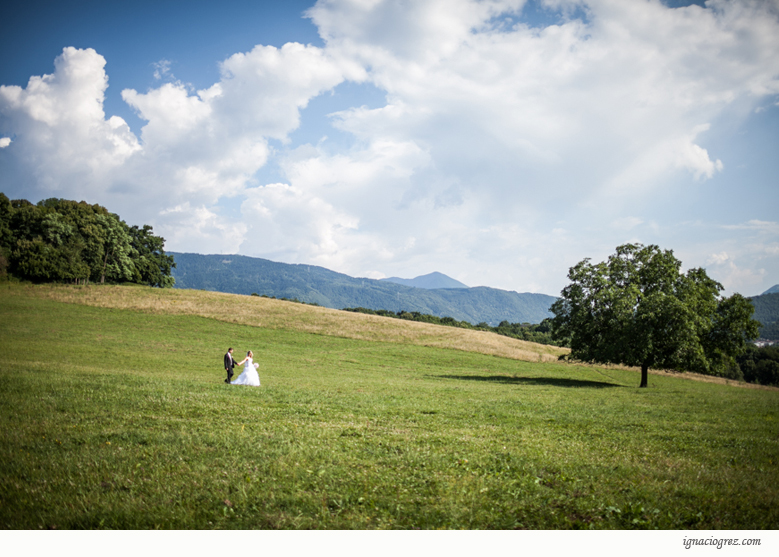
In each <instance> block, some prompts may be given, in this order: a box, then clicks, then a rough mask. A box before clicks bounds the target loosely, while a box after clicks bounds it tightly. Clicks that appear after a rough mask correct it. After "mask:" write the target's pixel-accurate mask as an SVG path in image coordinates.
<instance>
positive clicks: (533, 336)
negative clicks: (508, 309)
mask: <svg viewBox="0 0 779 557" xmlns="http://www.w3.org/2000/svg"><path fill="white" fill-rule="evenodd" d="M344 311H351V312H354V313H366V314H368V315H380V316H382V317H393V318H395V319H406V320H407V321H419V322H421V323H432V324H434V325H445V326H448V327H459V328H461V329H473V330H480V331H489V332H492V333H497V334H499V335H503V336H507V337H511V338H516V339H520V340H527V341H530V342H537V343H538V344H553V345H557V346H562V345H561V344H560V343H558V341H556V340H554V339H553V338H552V333H551V330H552V320H551V319H544V320H543V321H542V322H541V323H540V324H538V325H533V324H530V323H509V322H508V321H501V323H500V324H499V325H498V326H497V327H492V326H491V325H489V324H488V323H485V322H481V323H479V324H477V325H473V324H472V323H470V322H468V321H457V320H456V319H454V318H453V317H438V316H437V315H430V314H429V313H420V312H418V311H397V312H395V311H390V310H386V309H377V310H373V309H367V308H364V307H356V308H344Z"/></svg>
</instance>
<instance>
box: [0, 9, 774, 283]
mask: <svg viewBox="0 0 779 557" xmlns="http://www.w3.org/2000/svg"><path fill="white" fill-rule="evenodd" d="M0 48H2V52H3V57H2V62H0V85H1V86H0V192H3V193H5V194H6V195H7V196H8V197H10V198H11V199H20V198H22V199H28V200H30V201H32V202H37V201H39V200H41V199H46V198H50V197H59V198H65V199H74V200H78V201H81V200H84V201H87V202H89V203H98V204H101V205H103V206H105V207H107V208H108V209H109V210H110V211H112V212H114V213H117V214H119V216H120V217H121V218H122V219H123V220H125V221H126V222H127V223H128V224H130V225H133V224H137V225H141V224H150V225H152V226H153V227H154V232H155V234H158V235H161V236H163V237H164V238H165V240H166V242H165V247H166V250H168V251H176V252H191V253H202V254H242V255H248V256H253V257H262V258H266V259H270V260H273V261H280V262H285V263H305V264H311V265H320V266H323V267H326V268H329V269H332V270H334V271H338V272H342V273H346V274H349V275H351V276H356V277H370V278H384V277H391V276H396V277H404V278H412V277H416V276H419V275H424V274H427V273H431V272H434V271H438V272H442V273H445V274H447V275H449V276H451V277H452V278H455V279H457V280H459V281H461V282H463V283H465V284H468V285H470V286H491V287H494V288H501V289H506V290H514V291H517V292H539V293H544V294H550V295H558V294H559V292H560V290H561V289H562V288H563V287H564V286H565V285H566V284H567V283H568V279H567V272H568V269H569V268H570V267H571V266H573V265H575V264H576V263H577V262H579V261H581V260H582V259H584V258H591V259H592V260H593V261H602V260H604V259H605V258H607V257H608V256H609V255H610V254H612V253H614V251H615V248H616V247H617V246H619V245H621V244H624V243H628V242H640V243H643V244H656V245H658V246H660V247H661V248H662V249H670V250H673V251H674V254H675V255H676V257H677V258H679V259H680V260H681V261H682V263H683V267H684V269H689V268H693V267H703V268H705V269H706V270H707V272H708V274H709V276H711V277H712V278H714V279H715V280H717V281H719V282H720V283H722V285H723V286H724V288H725V291H724V294H730V293H733V292H739V293H742V294H744V295H746V296H753V295H758V294H761V293H762V292H764V291H765V290H767V289H768V288H770V287H771V286H773V285H775V284H777V283H779V211H777V209H778V208H779V179H778V178H777V177H778V176H779V156H777V155H779V0H709V1H707V2H705V3H704V2H685V1H660V0H483V1H475V0H392V1H391V0H320V1H318V2H315V1H297V0H286V1H284V2H262V1H253V2H251V1H235V0H222V1H220V2H218V3H217V2H204V1H196V0H189V1H187V2H178V1H170V2H147V1H145V0H138V1H134V2H104V1H102V0H101V1H88V0H86V1H70V0H61V1H58V2H42V1H36V0H30V1H27V2H16V3H12V2H5V3H3V5H2V7H0Z"/></svg>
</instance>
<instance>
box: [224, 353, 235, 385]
mask: <svg viewBox="0 0 779 557" xmlns="http://www.w3.org/2000/svg"><path fill="white" fill-rule="evenodd" d="M234 366H235V360H233V349H232V348H228V349H227V354H225V371H226V372H227V379H225V383H230V381H232V380H233V367H234Z"/></svg>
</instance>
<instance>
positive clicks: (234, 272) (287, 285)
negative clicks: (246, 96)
mask: <svg viewBox="0 0 779 557" xmlns="http://www.w3.org/2000/svg"><path fill="white" fill-rule="evenodd" d="M167 253H168V254H169V255H172V256H173V257H174V260H175V262H176V267H175V268H174V269H173V272H172V274H173V277H174V278H175V279H176V285H175V287H176V288H190V289H195V290H211V291H217V292H229V293H233V294H245V295H250V294H258V295H260V296H263V295H264V296H268V297H275V298H287V299H296V300H298V301H301V302H307V303H313V304H318V305H320V306H324V307H329V308H335V309H344V308H354V307H364V308H367V309H373V310H379V309H385V310H390V311H395V312H398V311H409V312H413V311H417V312H419V313H427V314H431V315H436V316H438V317H453V318H454V319H456V320H458V321H468V322H470V323H473V324H478V323H487V324H489V325H491V326H493V327H494V326H497V325H498V324H499V323H500V322H502V321H508V322H510V323H540V322H541V321H543V320H544V319H546V318H547V317H552V314H551V313H550V312H549V306H551V305H552V303H554V301H555V300H556V299H557V298H555V297H554V296H548V295H546V294H532V293H521V294H520V293H517V292H513V291H507V290H499V289H497V288H489V287H486V286H478V287H473V288H469V287H467V286H466V285H464V284H463V283H461V282H458V281H456V280H454V279H452V278H450V277H447V276H446V275H444V274H442V273H431V274H429V275H424V276H421V277H417V278H415V279H399V278H397V277H393V278H390V279H385V280H375V279H369V278H354V277H350V276H349V275H345V274H342V273H337V272H335V271H331V270H329V269H325V268H324V267H317V266H314V265H293V264H288V263H277V262H274V261H269V260H267V259H260V258H256V257H247V256H243V255H200V254H194V253H176V252H167Z"/></svg>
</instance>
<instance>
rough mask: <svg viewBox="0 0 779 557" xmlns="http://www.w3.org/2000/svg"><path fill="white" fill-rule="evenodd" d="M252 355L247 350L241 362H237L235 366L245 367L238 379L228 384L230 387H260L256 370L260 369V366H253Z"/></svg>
mask: <svg viewBox="0 0 779 557" xmlns="http://www.w3.org/2000/svg"><path fill="white" fill-rule="evenodd" d="M253 355H254V354H252V351H251V350H249V351H248V352H247V353H246V357H245V358H244V359H243V361H240V362H238V364H237V365H239V366H240V365H241V364H244V363H245V364H246V365H245V366H244V368H243V371H242V372H241V375H239V376H238V379H236V380H235V381H233V382H232V383H230V384H231V385H249V386H250V387H259V386H260V376H259V375H258V374H257V368H258V367H260V364H255V363H254V362H253V361H252V356H253Z"/></svg>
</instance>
